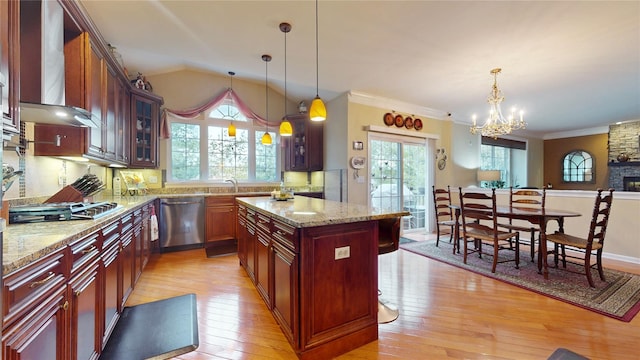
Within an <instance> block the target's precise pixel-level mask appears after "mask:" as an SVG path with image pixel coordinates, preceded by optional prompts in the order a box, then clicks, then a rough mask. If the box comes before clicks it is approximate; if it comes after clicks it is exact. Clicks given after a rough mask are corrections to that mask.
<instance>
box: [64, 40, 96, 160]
mask: <svg viewBox="0 0 640 360" xmlns="http://www.w3.org/2000/svg"><path fill="white" fill-rule="evenodd" d="M64 59H65V98H66V105H69V106H76V107H79V108H82V109H85V110H87V111H89V112H90V113H91V116H92V117H93V118H94V120H98V121H96V122H97V126H98V127H97V128H96V127H94V128H91V129H89V133H90V134H89V139H88V140H89V149H88V154H89V155H92V156H94V157H96V158H98V159H100V158H103V157H104V156H105V139H104V138H105V137H106V135H105V133H103V132H106V125H105V119H104V117H103V113H102V111H103V109H104V110H105V112H106V108H105V106H106V104H104V105H103V99H106V97H107V88H106V81H107V79H106V78H107V76H106V74H107V70H106V64H105V60H104V55H103V54H102V53H101V52H100V51H99V49H98V46H97V44H95V43H94V40H93V39H92V38H91V35H90V34H89V33H88V32H86V31H83V32H67V35H65V42H64ZM103 80H104V83H103ZM103 84H104V87H103ZM103 88H104V90H103Z"/></svg>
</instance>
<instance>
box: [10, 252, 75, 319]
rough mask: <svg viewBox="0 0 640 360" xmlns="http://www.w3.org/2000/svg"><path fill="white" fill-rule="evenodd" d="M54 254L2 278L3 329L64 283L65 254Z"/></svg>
mask: <svg viewBox="0 0 640 360" xmlns="http://www.w3.org/2000/svg"><path fill="white" fill-rule="evenodd" d="M67 249H68V248H65V249H63V250H60V251H57V252H54V253H53V254H50V255H47V256H45V257H43V258H42V259H40V260H38V261H36V262H35V263H33V264H30V265H28V266H27V267H25V268H22V269H20V270H18V271H16V272H13V273H10V274H8V275H6V276H5V278H4V285H3V289H2V296H3V304H2V305H3V309H2V312H3V315H4V323H3V324H4V325H8V324H10V323H12V322H13V321H15V320H16V319H17V318H19V317H21V316H22V315H23V314H25V313H26V312H28V311H29V309H30V308H31V307H32V306H34V305H36V304H38V303H40V302H41V301H42V300H43V299H44V297H46V296H48V295H49V294H50V293H51V292H52V291H55V289H57V288H59V287H61V286H64V284H65V283H66V270H67V263H66V261H67V257H66V254H67V251H66V250H67Z"/></svg>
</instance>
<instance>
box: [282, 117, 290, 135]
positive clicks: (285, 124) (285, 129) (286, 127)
mask: <svg viewBox="0 0 640 360" xmlns="http://www.w3.org/2000/svg"><path fill="white" fill-rule="evenodd" d="M291 135H293V127H292V126H291V123H290V122H289V120H288V119H287V117H286V116H285V117H284V118H282V122H281V123H280V136H291Z"/></svg>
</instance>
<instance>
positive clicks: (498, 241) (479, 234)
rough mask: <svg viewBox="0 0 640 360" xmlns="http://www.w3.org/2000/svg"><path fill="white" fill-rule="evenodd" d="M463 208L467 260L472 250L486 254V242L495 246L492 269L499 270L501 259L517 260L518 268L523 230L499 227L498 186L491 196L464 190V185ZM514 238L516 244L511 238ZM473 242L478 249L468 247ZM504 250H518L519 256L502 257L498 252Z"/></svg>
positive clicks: (461, 205) (461, 197)
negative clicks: (509, 229) (484, 247)
mask: <svg viewBox="0 0 640 360" xmlns="http://www.w3.org/2000/svg"><path fill="white" fill-rule="evenodd" d="M460 211H461V216H460V217H461V218H462V243H463V244H464V263H465V264H466V263H467V255H468V254H472V253H475V252H477V253H479V256H480V257H481V258H482V254H483V252H482V244H483V243H484V244H488V245H491V246H493V264H492V266H491V272H496V265H497V264H498V263H499V262H500V263H502V262H508V261H515V263H516V269H518V268H519V266H520V233H519V232H517V231H514V232H510V231H502V230H500V228H499V227H498V217H497V216H495V213H496V189H491V196H489V195H487V194H485V193H476V192H463V191H462V188H460ZM514 238H515V247H514V246H513V244H512V242H511V240H513V239H514ZM469 242H471V243H473V244H474V250H472V251H469V250H468V247H469V246H468V244H469ZM500 250H511V251H515V259H514V260H498V252H499V251H500ZM487 254H488V253H487ZM489 255H490V254H489Z"/></svg>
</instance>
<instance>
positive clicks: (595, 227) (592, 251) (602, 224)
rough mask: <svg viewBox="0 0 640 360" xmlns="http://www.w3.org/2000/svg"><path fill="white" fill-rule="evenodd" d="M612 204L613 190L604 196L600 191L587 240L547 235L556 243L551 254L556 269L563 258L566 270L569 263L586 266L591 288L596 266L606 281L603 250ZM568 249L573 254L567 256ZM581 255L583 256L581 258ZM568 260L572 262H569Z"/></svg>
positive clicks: (559, 234) (563, 235)
mask: <svg viewBox="0 0 640 360" xmlns="http://www.w3.org/2000/svg"><path fill="white" fill-rule="evenodd" d="M612 202H613V189H609V190H608V193H607V192H605V193H604V194H603V189H598V194H597V195H596V201H595V204H594V206H593V214H592V216H591V225H590V226H589V233H588V235H587V237H586V238H582V237H578V236H573V235H569V234H565V233H562V232H558V231H556V232H555V233H553V234H547V240H548V241H551V242H553V243H554V246H553V251H552V252H549V253H553V262H554V263H555V266H556V268H557V267H558V257H562V267H563V268H565V269H566V268H567V262H569V263H574V264H577V265H584V272H585V274H586V275H587V280H588V281H589V286H591V287H595V285H594V283H593V278H592V276H591V268H592V267H594V266H595V267H597V269H598V274H599V275H600V279H601V280H602V281H605V279H604V272H603V271H602V249H603V248H604V238H605V235H606V233H607V223H608V222H609V213H610V212H611V203H612ZM567 248H569V250H572V251H573V253H571V254H567V252H566V249H567ZM549 253H548V254H549ZM574 254H577V255H574ZM580 254H582V256H579V255H580ZM593 256H595V258H596V263H595V264H593V265H592V264H591V258H592V257H593ZM567 258H569V259H570V260H569V261H567Z"/></svg>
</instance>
